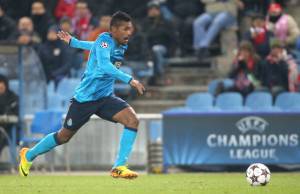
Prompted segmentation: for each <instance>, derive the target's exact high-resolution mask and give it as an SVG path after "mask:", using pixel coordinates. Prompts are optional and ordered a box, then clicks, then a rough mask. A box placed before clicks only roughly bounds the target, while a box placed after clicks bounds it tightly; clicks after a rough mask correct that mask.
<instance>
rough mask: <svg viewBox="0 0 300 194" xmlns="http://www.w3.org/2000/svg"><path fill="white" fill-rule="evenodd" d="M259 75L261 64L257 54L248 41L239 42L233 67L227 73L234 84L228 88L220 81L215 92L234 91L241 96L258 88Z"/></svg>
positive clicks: (260, 73)
mask: <svg viewBox="0 0 300 194" xmlns="http://www.w3.org/2000/svg"><path fill="white" fill-rule="evenodd" d="M261 75H262V65H261V61H260V58H259V56H258V55H257V54H256V53H255V50H254V48H253V46H252V44H251V43H250V42H248V41H243V42H241V44H240V48H239V51H238V54H237V56H236V59H235V62H234V64H233V69H232V71H231V72H230V74H229V78H231V79H233V80H234V85H233V86H232V87H230V88H225V86H224V85H223V84H222V83H221V85H219V86H218V89H217V93H220V92H224V91H235V92H240V93H241V94H242V95H243V96H247V94H249V93H251V92H252V91H253V90H254V89H259V88H260V79H261Z"/></svg>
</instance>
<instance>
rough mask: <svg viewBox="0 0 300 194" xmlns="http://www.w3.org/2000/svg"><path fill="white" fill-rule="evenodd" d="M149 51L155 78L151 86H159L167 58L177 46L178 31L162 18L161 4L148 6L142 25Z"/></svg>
mask: <svg viewBox="0 0 300 194" xmlns="http://www.w3.org/2000/svg"><path fill="white" fill-rule="evenodd" d="M142 30H143V33H144V34H145V37H146V41H147V44H148V46H149V50H151V52H152V53H153V60H154V77H153V78H152V79H151V81H150V83H149V84H150V85H157V84H160V83H159V79H162V76H163V73H164V65H165V57H166V56H172V55H173V54H174V51H175V48H176V47H175V46H176V30H175V28H174V26H173V24H172V23H170V22H168V21H166V20H164V19H163V17H161V12H160V7H159V4H158V3H156V2H150V3H149V4H148V12H147V17H146V18H145V20H144V21H143V23H142Z"/></svg>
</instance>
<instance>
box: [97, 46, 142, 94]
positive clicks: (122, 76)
mask: <svg viewBox="0 0 300 194" xmlns="http://www.w3.org/2000/svg"><path fill="white" fill-rule="evenodd" d="M96 44H99V45H96V57H97V71H98V72H101V71H102V72H104V73H106V74H108V75H110V76H112V77H114V78H116V79H118V80H121V81H122V82H124V83H128V84H130V85H131V86H132V87H133V88H135V89H136V90H137V91H138V93H139V94H140V95H143V94H144V92H145V88H144V86H143V85H142V84H141V83H140V82H139V81H138V80H135V79H133V77H132V76H131V75H129V74H127V73H124V72H122V71H120V70H119V69H118V68H116V67H115V66H114V65H113V64H112V63H111V61H110V51H111V48H110V45H111V42H110V43H109V42H106V41H102V42H101V43H99V42H96ZM100 62H101V63H100Z"/></svg>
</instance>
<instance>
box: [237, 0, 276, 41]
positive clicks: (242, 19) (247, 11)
mask: <svg viewBox="0 0 300 194" xmlns="http://www.w3.org/2000/svg"><path fill="white" fill-rule="evenodd" d="M269 4H270V1H268V0H267V1H262V0H237V5H238V8H239V9H238V10H239V12H238V23H239V31H240V35H241V36H243V35H244V34H245V33H246V31H247V30H248V29H249V28H250V27H251V24H252V18H253V16H255V15H257V14H259V15H263V16H265V15H266V14H267V10H268V7H269Z"/></svg>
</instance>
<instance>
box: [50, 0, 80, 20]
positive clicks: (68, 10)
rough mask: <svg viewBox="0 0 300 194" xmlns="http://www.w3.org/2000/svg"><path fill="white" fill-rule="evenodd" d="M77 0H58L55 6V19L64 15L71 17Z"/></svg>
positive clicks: (59, 18)
mask: <svg viewBox="0 0 300 194" xmlns="http://www.w3.org/2000/svg"><path fill="white" fill-rule="evenodd" d="M76 2H77V0H58V2H57V5H56V7H55V11H54V16H55V18H56V20H57V21H60V20H61V19H62V18H64V17H68V18H72V17H73V16H74V12H75V8H76Z"/></svg>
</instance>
